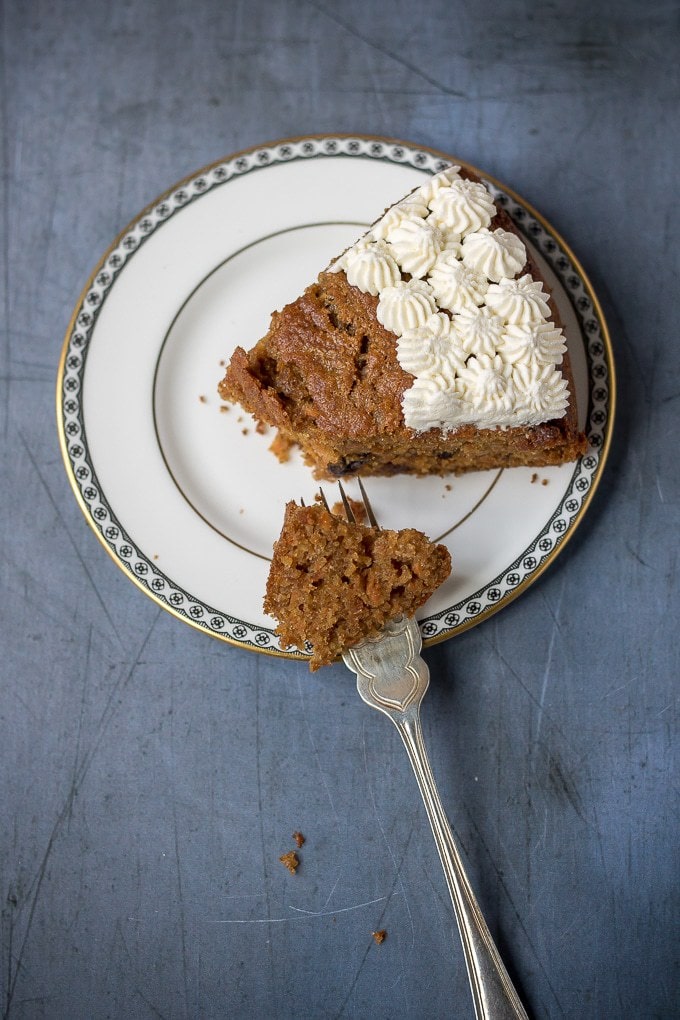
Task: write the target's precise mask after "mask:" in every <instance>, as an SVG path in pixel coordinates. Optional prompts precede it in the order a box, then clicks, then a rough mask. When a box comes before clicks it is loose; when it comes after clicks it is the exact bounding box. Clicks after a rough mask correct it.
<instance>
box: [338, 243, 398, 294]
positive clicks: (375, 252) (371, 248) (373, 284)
mask: <svg viewBox="0 0 680 1020" xmlns="http://www.w3.org/2000/svg"><path fill="white" fill-rule="evenodd" d="M345 273H346V274H347V279H348V280H349V282H350V283H351V284H352V286H353V287H358V288H359V290H362V291H363V292H364V293H365V294H373V295H374V296H377V295H378V294H379V293H380V292H381V291H382V290H384V289H385V288H386V287H393V286H394V285H395V283H398V282H399V280H401V272H400V270H399V266H398V265H397V263H396V262H395V261H394V259H393V258H392V255H391V254H390V251H389V248H388V247H387V245H386V244H385V242H384V241H376V242H375V243H374V244H369V245H367V246H366V247H365V248H359V249H358V250H356V249H355V250H354V251H350V252H348V255H347V258H346V267H345Z"/></svg>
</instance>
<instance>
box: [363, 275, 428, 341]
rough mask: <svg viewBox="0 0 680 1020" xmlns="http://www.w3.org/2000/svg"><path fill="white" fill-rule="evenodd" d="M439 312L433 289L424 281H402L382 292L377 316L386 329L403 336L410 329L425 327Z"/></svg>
mask: <svg viewBox="0 0 680 1020" xmlns="http://www.w3.org/2000/svg"><path fill="white" fill-rule="evenodd" d="M436 311H437V303H436V301H435V299H434V294H433V293H432V288H431V287H430V285H429V284H428V283H425V281H424V280H408V282H407V281H404V280H400V281H399V283H396V284H395V285H394V286H393V287H385V289H384V290H383V291H381V292H380V299H379V301H378V308H377V310H376V315H377V317H378V322H380V323H381V324H382V325H383V326H384V327H385V329H389V330H391V331H392V332H393V333H396V334H397V336H403V334H404V333H405V332H406V331H407V330H408V329H417V327H418V326H424V325H425V323H426V322H427V320H428V319H429V317H430V316H431V315H434V313H435V312H436Z"/></svg>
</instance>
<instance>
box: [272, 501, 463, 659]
mask: <svg viewBox="0 0 680 1020" xmlns="http://www.w3.org/2000/svg"><path fill="white" fill-rule="evenodd" d="M450 572H451V557H450V554H449V551H448V549H447V548H446V546H443V545H435V544H434V543H433V542H430V540H429V539H428V538H427V537H426V536H425V535H424V534H423V533H422V532H420V531H416V530H415V529H413V528H406V529H404V530H401V531H388V530H384V531H383V530H380V529H378V528H372V527H367V526H365V525H363V524H351V523H349V522H348V521H346V520H345V519H344V518H342V517H338V516H335V515H334V514H331V513H329V511H328V510H327V509H326V508H325V507H324V506H321V505H318V504H317V505H314V506H298V505H297V504H296V503H294V502H290V503H288V504H287V505H286V511H285V516H284V522H283V528H282V531H281V535H280V537H279V539H278V541H277V542H276V543H275V545H274V553H273V557H272V563H271V568H270V571H269V577H268V579H267V589H266V594H265V599H264V610H265V612H266V613H269V614H270V615H271V616H273V617H274V618H275V619H276V620H277V621H278V627H277V633H278V634H279V636H280V638H281V644H282V646H283V647H284V648H290V647H291V646H295V647H297V648H300V649H302V648H304V646H305V643H306V642H309V643H310V644H311V645H312V656H311V659H310V669H312V670H316V669H318V668H319V666H324V665H327V664H328V663H330V662H333V660H334V659H336V658H337V657H338V656H339V655H341V654H342V652H344V651H346V649H347V648H350V647H352V646H353V645H356V644H358V643H359V642H360V641H362V640H363V639H364V638H366V637H369V636H371V635H373V634H376V633H377V632H378V631H379V630H380V629H381V628H382V627H383V626H384V625H385V624H386V623H387V622H388V621H389V620H393V619H395V618H396V617H397V616H400V615H402V614H403V615H406V616H413V614H414V613H415V611H416V610H417V609H418V608H419V607H420V606H421V605H423V604H424V603H425V602H426V601H427V600H428V598H429V597H430V596H431V595H432V594H433V592H434V591H436V589H437V588H439V586H440V585H441V584H442V583H443V582H444V581H445V580H446V578H447V577H448V576H449V574H450Z"/></svg>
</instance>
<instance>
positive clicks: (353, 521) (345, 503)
mask: <svg viewBox="0 0 680 1020" xmlns="http://www.w3.org/2000/svg"><path fill="white" fill-rule="evenodd" d="M338 488H339V489H340V498H341V499H342V505H343V506H344V508H345V516H346V517H347V520H348V521H349V523H350V524H356V522H357V521H356V517H355V516H354V511H353V510H352V507H351V505H350V502H349V500H348V499H347V496H346V495H345V490H344V489H343V487H342V482H338Z"/></svg>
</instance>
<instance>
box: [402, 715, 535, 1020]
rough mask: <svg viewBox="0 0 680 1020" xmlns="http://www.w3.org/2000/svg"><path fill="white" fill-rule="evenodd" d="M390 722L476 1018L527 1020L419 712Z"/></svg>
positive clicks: (487, 1019) (486, 1019)
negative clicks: (424, 821) (406, 763)
mask: <svg viewBox="0 0 680 1020" xmlns="http://www.w3.org/2000/svg"><path fill="white" fill-rule="evenodd" d="M386 714H387V713H386ZM389 718H390V719H392V722H393V723H394V725H395V726H396V727H397V729H398V730H399V733H400V734H401V739H402V740H403V741H404V745H405V747H406V751H407V753H408V756H409V760H410V762H411V765H412V766H413V771H414V772H415V774H416V779H417V780H418V787H419V789H420V793H421V795H422V798H423V802H424V804H425V808H426V810H427V817H428V819H429V822H430V826H431V827H432V834H433V835H434V840H435V843H436V844H437V850H438V851H439V859H440V860H441V862H442V867H443V869H444V875H445V877H446V884H447V885H448V887H449V893H450V894H451V900H452V902H453V909H454V910H455V913H456V920H457V922H458V931H459V932H460V938H461V941H462V943H463V952H464V954H465V964H466V966H467V972H468V978H469V980H470V988H471V989H472V998H473V1001H474V1006H475V1014H476V1016H477V1017H478V1018H479V1020H482V1018H483V1020H511V1018H512V1020H516V1018H521V1020H528V1018H527V1014H526V1012H525V1010H524V1007H523V1006H522V1003H521V1002H520V999H519V996H518V995H517V992H516V991H515V989H514V987H513V984H512V981H511V980H510V977H509V975H508V972H507V970H506V969H505V966H504V964H503V961H502V960H501V957H500V954H499V952H498V949H497V948H496V945H495V943H494V941H493V938H492V937H491V932H490V931H489V929H488V927H487V924H486V921H485V920H484V917H483V915H482V912H481V910H480V908H479V904H478V903H477V900H476V898H475V894H474V893H473V891H472V887H471V886H470V883H469V881H468V878H467V875H466V874H465V869H464V867H463V862H462V860H461V857H460V853H459V851H458V847H457V846H456V841H455V839H454V837H453V833H452V831H451V826H450V825H449V822H448V819H447V817H446V814H445V812H444V808H443V806H442V802H441V800H440V798H439V793H438V791H437V786H436V784H435V781H434V777H433V775H432V769H431V768H430V763H429V761H428V757H427V752H426V750H425V744H424V742H423V732H422V728H421V725H420V711H419V707H418V705H412V706H411V707H410V708H409V709H407V710H406V712H401V713H398V714H397V713H394V714H392V713H390V714H389Z"/></svg>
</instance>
